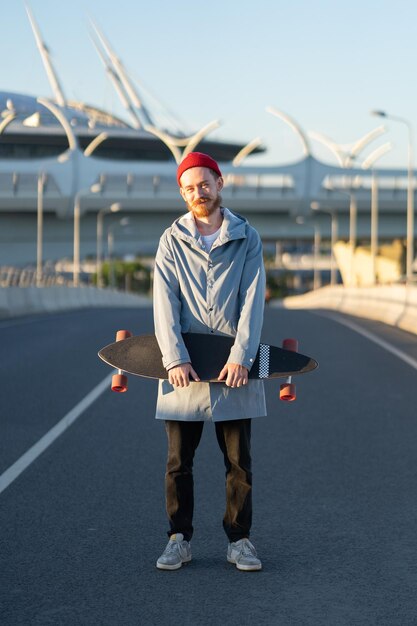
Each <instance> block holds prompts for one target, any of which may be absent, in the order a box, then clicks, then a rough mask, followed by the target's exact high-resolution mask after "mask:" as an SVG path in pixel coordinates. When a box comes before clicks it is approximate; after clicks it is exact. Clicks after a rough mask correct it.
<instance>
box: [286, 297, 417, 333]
mask: <svg viewBox="0 0 417 626" xmlns="http://www.w3.org/2000/svg"><path fill="white" fill-rule="evenodd" d="M281 306H283V307H285V308H286V309H333V310H336V311H341V312H343V313H349V314H350V315H356V316H357V317H366V318H369V319H374V320H378V321H380V322H384V323H385V324H391V325H392V326H398V327H399V328H402V329H403V330H407V331H408V332H411V333H416V334H417V286H414V285H413V286H407V285H381V286H378V285H377V286H375V287H343V286H342V285H337V286H335V287H323V288H322V289H317V290H316V291H310V292H309V293H306V294H302V295H300V296H291V297H288V298H284V299H283V300H282V302H281Z"/></svg>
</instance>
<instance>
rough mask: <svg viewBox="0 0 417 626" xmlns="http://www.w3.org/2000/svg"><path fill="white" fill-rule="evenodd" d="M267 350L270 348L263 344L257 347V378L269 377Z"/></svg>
mask: <svg viewBox="0 0 417 626" xmlns="http://www.w3.org/2000/svg"><path fill="white" fill-rule="evenodd" d="M269 350H270V346H267V345H265V344H263V343H261V344H260V346H259V378H268V376H269Z"/></svg>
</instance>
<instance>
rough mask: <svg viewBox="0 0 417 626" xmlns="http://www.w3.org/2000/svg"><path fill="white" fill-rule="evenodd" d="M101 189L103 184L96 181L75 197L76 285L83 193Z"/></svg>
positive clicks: (77, 279) (96, 191)
mask: <svg viewBox="0 0 417 626" xmlns="http://www.w3.org/2000/svg"><path fill="white" fill-rule="evenodd" d="M100 191H101V184H100V183H95V184H94V185H91V187H88V188H87V189H80V190H79V191H78V192H77V193H76V194H75V198H74V254H73V268H72V272H73V274H72V275H73V284H74V287H79V285H80V216H81V211H80V201H81V198H82V196H83V195H85V194H87V193H88V192H91V193H99V192H100Z"/></svg>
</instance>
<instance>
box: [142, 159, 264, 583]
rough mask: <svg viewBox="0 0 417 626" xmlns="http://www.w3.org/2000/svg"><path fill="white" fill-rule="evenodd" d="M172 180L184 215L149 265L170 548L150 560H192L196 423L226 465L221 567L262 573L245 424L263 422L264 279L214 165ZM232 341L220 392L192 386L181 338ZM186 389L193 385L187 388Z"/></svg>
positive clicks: (258, 250) (161, 564) (188, 169)
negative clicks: (259, 372) (212, 435)
mask: <svg viewBox="0 0 417 626" xmlns="http://www.w3.org/2000/svg"><path fill="white" fill-rule="evenodd" d="M177 181H178V184H179V187H180V193H181V196H182V197H183V199H184V201H185V203H186V205H187V208H188V213H187V214H186V215H183V216H182V217H180V218H179V219H178V220H176V221H175V222H174V223H173V224H172V226H171V227H170V228H168V229H167V230H166V231H165V233H164V234H163V235H162V237H161V240H160V243H159V248H158V252H157V255H156V260H155V273H154V320H155V333H156V336H157V339H158V343H159V346H160V348H161V352H162V358H163V364H164V367H165V368H166V369H167V371H168V380H164V381H159V390H158V401H157V408H156V418H157V419H163V420H165V426H166V432H167V436H168V460H167V468H166V475H165V488H166V509H167V514H168V518H169V524H170V530H169V532H168V536H169V542H168V545H167V547H166V549H165V550H164V552H163V554H162V555H161V556H160V558H159V559H158V561H157V567H158V568H159V569H168V570H174V569H178V568H180V567H181V565H182V564H183V563H185V562H188V561H190V560H191V547H190V541H191V537H192V534H193V525H192V519H193V505H194V495H193V459H194V453H195V451H196V449H197V446H198V444H199V441H200V437H201V434H202V430H203V426H204V422H206V421H213V422H214V423H215V430H216V436H217V441H218V444H219V447H220V449H221V451H222V453H223V455H224V462H225V466H226V512H225V515H224V519H223V527H224V530H225V532H226V535H227V537H228V539H229V545H228V550H227V560H228V561H229V562H231V563H234V564H235V565H236V567H237V568H238V569H240V570H244V571H251V570H259V569H261V567H262V565H261V561H260V559H259V558H258V556H257V554H256V551H255V548H254V546H253V545H252V543H251V542H250V541H249V534H250V527H251V522H252V473H251V455H250V439H251V418H253V417H258V416H262V415H266V409H265V396H264V388H263V382H262V381H261V380H251V381H248V373H249V370H250V368H251V366H252V363H253V361H254V359H255V357H256V353H257V350H258V347H259V342H260V335H261V328H262V322H263V309H264V301H265V271H264V266H263V259H262V245H261V241H260V237H259V235H258V233H257V232H256V231H255V230H254V229H253V228H252V227H251V226H250V225H249V223H248V222H247V221H246V220H245V219H244V218H243V217H240V216H239V215H237V214H235V213H232V212H231V211H229V210H228V209H227V208H223V207H222V206H221V196H220V192H221V190H222V188H223V178H222V175H221V172H220V169H219V166H218V164H217V163H216V161H215V160H214V159H212V158H211V157H210V156H208V155H206V154H202V153H200V152H192V153H190V154H189V155H188V156H187V157H186V158H185V159H184V160H183V161H182V162H181V163H180V165H179V166H178V171H177ZM187 332H193V333H206V334H209V333H211V334H215V335H228V336H233V337H235V342H234V345H233V347H232V349H231V351H230V356H229V358H228V361H227V363H225V364H224V367H223V368H222V370H221V371H220V372H219V380H221V381H222V382H221V383H205V382H200V379H199V376H198V372H196V371H195V370H194V369H193V364H192V363H191V362H190V357H189V354H188V352H187V349H186V347H185V345H184V342H183V340H182V336H181V333H187ZM190 381H191V382H190Z"/></svg>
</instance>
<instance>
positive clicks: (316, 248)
mask: <svg viewBox="0 0 417 626" xmlns="http://www.w3.org/2000/svg"><path fill="white" fill-rule="evenodd" d="M295 221H296V223H297V224H299V225H300V226H301V225H303V224H305V223H306V220H305V219H304V217H303V216H302V215H299V216H298V217H296V218H295ZM307 225H308V226H311V227H312V228H313V230H314V243H313V289H314V290H316V289H318V288H319V287H321V280H320V270H319V254H320V246H321V231H320V226H319V225H318V224H316V223H314V222H313V223H312V224H307Z"/></svg>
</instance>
